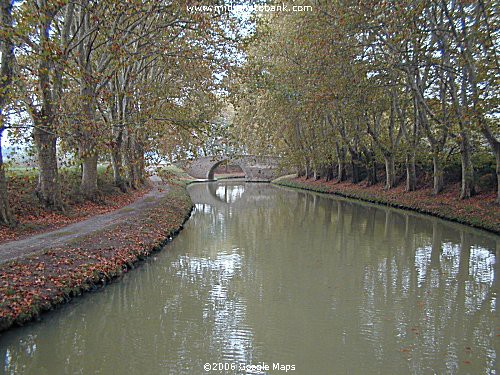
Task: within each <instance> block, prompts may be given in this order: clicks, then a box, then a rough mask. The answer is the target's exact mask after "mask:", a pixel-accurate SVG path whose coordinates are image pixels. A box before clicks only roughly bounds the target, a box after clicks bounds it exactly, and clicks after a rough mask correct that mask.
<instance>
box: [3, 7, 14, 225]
mask: <svg viewBox="0 0 500 375" xmlns="http://www.w3.org/2000/svg"><path fill="white" fill-rule="evenodd" d="M0 12H1V13H0V26H1V28H2V30H3V32H4V34H3V35H2V36H3V40H2V43H0V54H1V64H2V65H1V66H0V224H5V225H9V226H11V225H14V224H15V220H14V217H13V215H12V213H11V211H10V207H9V196H8V193H7V178H6V176H5V167H4V164H3V155H2V133H3V130H4V123H3V109H4V106H5V105H6V104H7V101H8V95H9V91H10V85H11V84H12V76H13V63H14V43H13V42H12V35H11V30H12V3H11V2H10V1H9V0H0Z"/></svg>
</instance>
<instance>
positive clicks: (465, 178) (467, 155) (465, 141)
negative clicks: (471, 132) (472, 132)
mask: <svg viewBox="0 0 500 375" xmlns="http://www.w3.org/2000/svg"><path fill="white" fill-rule="evenodd" d="M460 135H461V137H462V139H461V142H460V157H461V160H462V188H461V191H460V199H467V198H470V197H472V196H473V195H474V194H475V188H474V166H473V165H472V159H471V149H470V142H469V136H468V134H467V133H466V132H465V131H462V132H461V133H460Z"/></svg>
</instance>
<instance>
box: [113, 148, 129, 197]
mask: <svg viewBox="0 0 500 375" xmlns="http://www.w3.org/2000/svg"><path fill="white" fill-rule="evenodd" d="M111 165H112V167H113V182H114V185H115V186H116V187H118V188H120V190H121V191H122V192H124V193H125V192H126V191H127V186H126V184H125V180H124V179H123V177H122V155H121V153H120V150H116V149H113V151H111Z"/></svg>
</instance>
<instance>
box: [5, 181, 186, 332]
mask: <svg viewBox="0 0 500 375" xmlns="http://www.w3.org/2000/svg"><path fill="white" fill-rule="evenodd" d="M191 207H192V203H191V200H190V198H189V196H188V195H187V193H186V192H185V189H183V188H181V187H177V188H172V189H171V190H170V191H169V192H168V193H167V194H166V196H165V197H164V198H162V199H161V200H160V201H159V203H158V204H157V205H155V206H154V207H152V208H148V209H147V210H145V211H144V212H138V213H137V215H134V216H132V217H130V218H129V219H128V220H127V221H126V222H125V223H122V224H120V225H116V226H114V227H112V228H109V229H106V230H103V231H100V232H99V233H98V235H93V236H86V237H82V238H80V239H78V240H77V241H75V242H73V243H72V245H71V246H68V247H64V248H55V249H49V250H46V251H45V252H43V253H42V254H38V255H36V256H31V257H28V258H25V259H21V260H17V261H13V262H8V263H5V264H3V265H1V266H0V330H3V329H6V328H8V327H9V326H10V325H12V324H14V323H17V324H21V323H23V322H25V321H27V320H30V319H32V318H33V317H35V316H36V315H38V314H39V313H40V312H41V311H43V310H48V309H50V308H52V307H53V306H55V305H57V304H59V303H62V302H64V301H66V300H68V299H70V298H71V297H73V296H75V295H79V294H81V293H82V292H84V291H86V290H90V289H93V288H96V287H98V286H99V285H102V284H104V283H106V282H107V281H109V280H111V279H113V278H115V277H117V276H119V275H120V274H122V273H123V272H126V270H127V269H128V268H130V267H132V266H133V264H134V263H136V262H137V261H138V260H140V259H143V258H145V257H147V256H148V255H149V254H150V253H151V252H152V251H154V250H156V249H158V248H159V247H160V246H161V245H162V244H163V243H164V242H165V240H166V239H167V238H170V237H171V236H172V235H173V234H175V233H176V232H177V231H178V230H179V228H181V226H182V224H183V223H184V221H185V220H186V218H187V215H188V214H189V212H190V210H191Z"/></svg>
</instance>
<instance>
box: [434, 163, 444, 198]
mask: <svg viewBox="0 0 500 375" xmlns="http://www.w3.org/2000/svg"><path fill="white" fill-rule="evenodd" d="M432 166H433V168H434V169H433V177H434V186H433V189H432V194H434V195H436V194H439V193H440V192H441V191H443V187H444V167H443V162H442V160H441V157H440V155H439V154H436V153H434V155H433V156H432Z"/></svg>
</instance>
